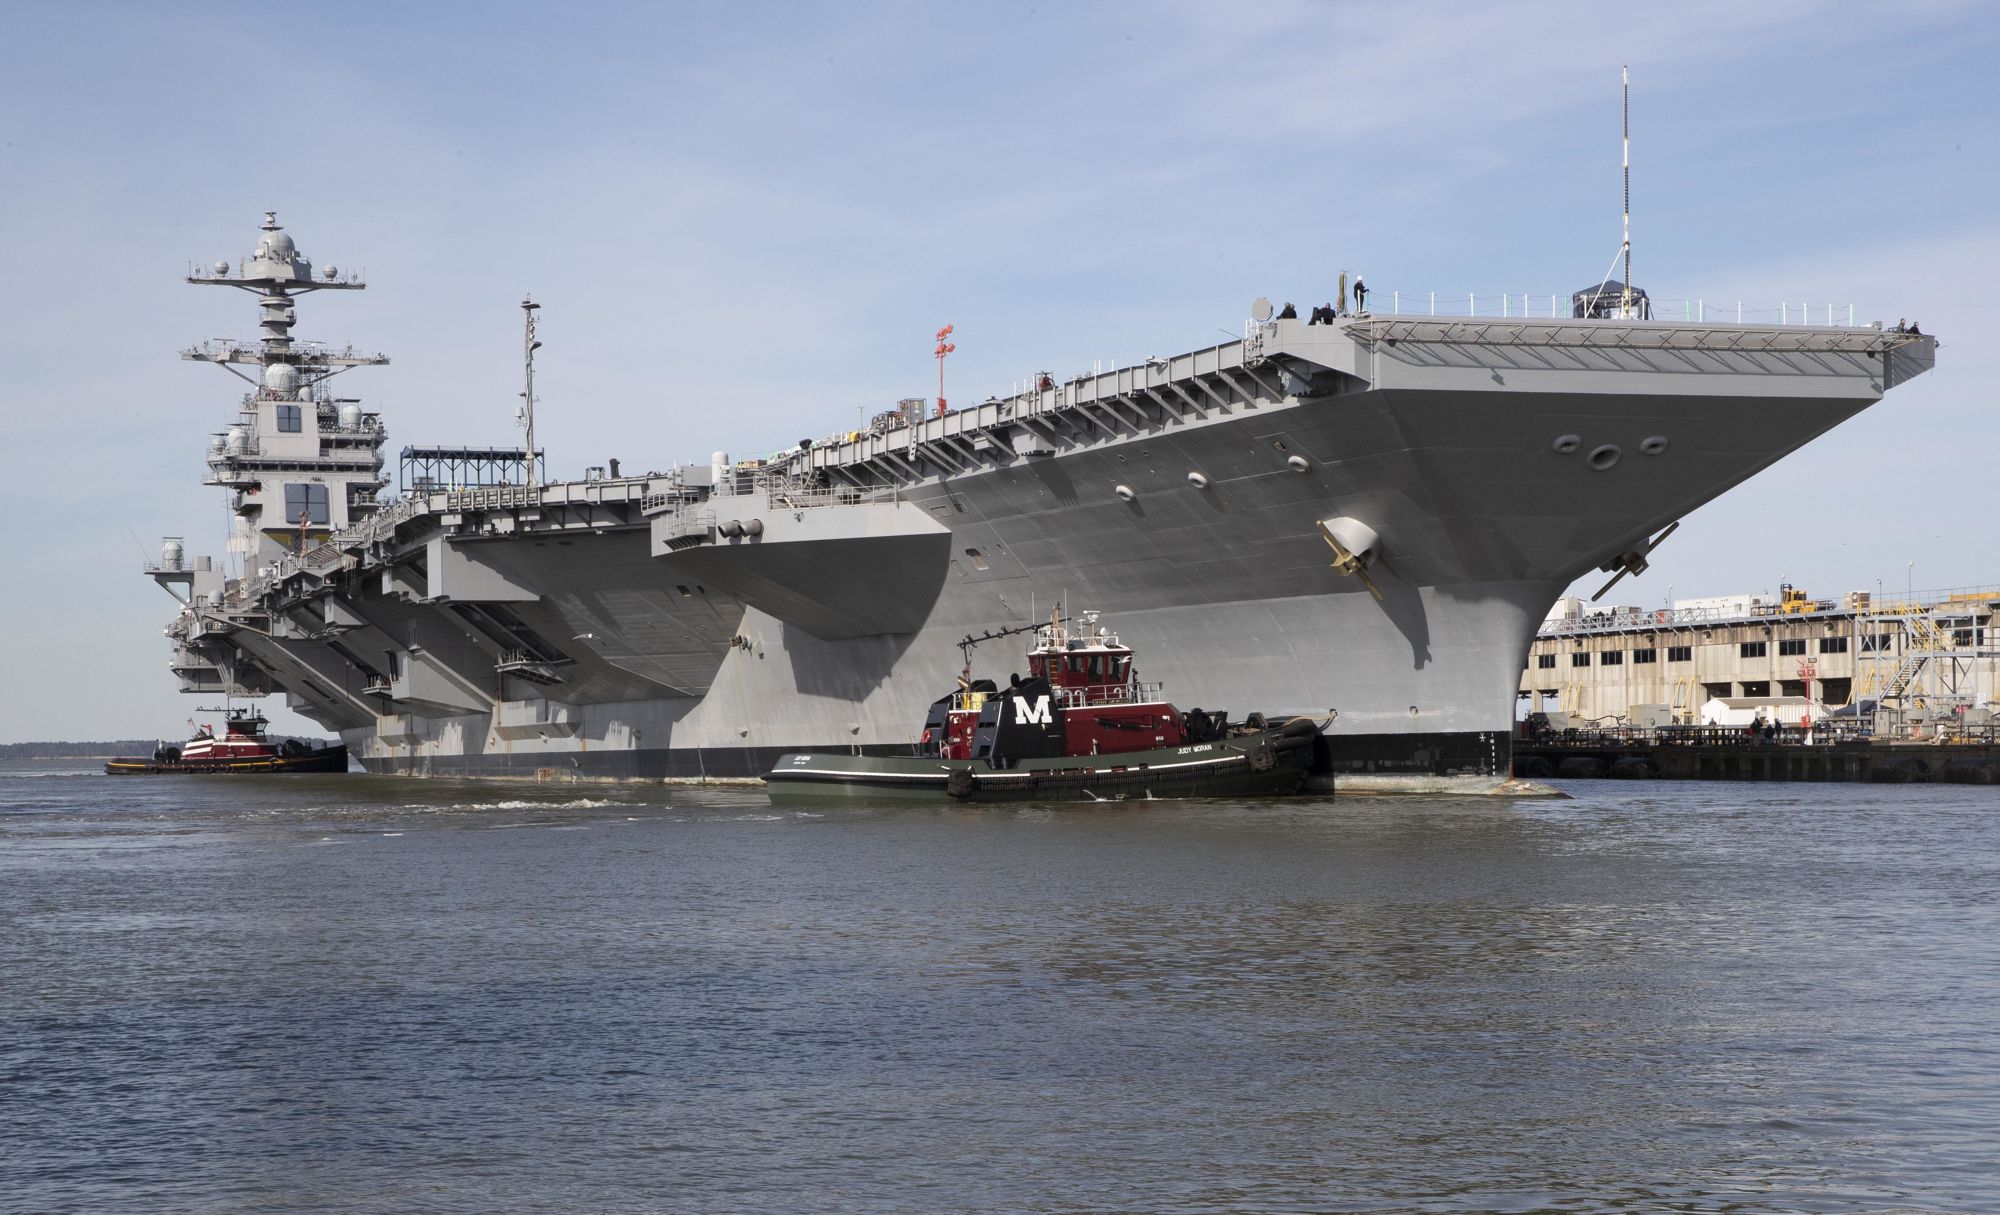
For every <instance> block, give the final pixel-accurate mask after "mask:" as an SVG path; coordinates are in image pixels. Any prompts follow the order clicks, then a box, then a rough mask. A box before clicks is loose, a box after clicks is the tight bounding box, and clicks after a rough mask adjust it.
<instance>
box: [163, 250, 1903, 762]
mask: <svg viewBox="0 0 2000 1215" xmlns="http://www.w3.org/2000/svg"><path fill="white" fill-rule="evenodd" d="M191 281H195V282H203V283H207V282H218V283H223V284H225V285H231V286H237V287H241V288H244V289H247V290H251V291H254V292H256V293H258V294H259V302H260V308H261V309H262V311H263V316H264V322H263V323H264V327H265V332H266V337H265V338H264V339H263V340H262V341H261V342H260V343H258V344H256V345H251V344H248V343H239V344H225V345H222V346H215V345H211V346H207V347H202V348H198V349H197V350H196V351H194V352H192V354H191V357H197V358H205V359H208V360H209V361H216V362H222V363H225V364H226V365H229V366H230V367H231V369H232V370H235V369H237V367H238V366H251V367H254V368H256V369H257V370H256V372H255V374H254V376H251V377H248V378H251V379H252V383H253V390H252V391H251V392H250V393H249V394H247V395H246V396H245V397H244V400H243V402H242V405H241V407H240V414H239V417H238V420H237V421H236V422H235V423H234V424H233V425H231V426H230V427H229V428H227V429H225V430H224V431H223V432H222V433H221V434H220V435H219V436H218V437H217V438H218V443H217V444H215V445H212V446H211V453H210V457H209V458H210V468H211V476H210V481H211V483H214V484H217V485H220V486H222V487H224V488H226V489H228V490H229V491H230V492H231V493H232V495H233V499H232V500H233V502H234V504H235V509H236V512H237V518H238V520H239V524H238V527H239V531H238V534H237V535H236V536H235V537H233V538H232V547H233V549H235V550H236V551H237V552H238V553H240V555H241V556H242V557H243V558H244V560H245V567H244V570H243V572H242V573H240V574H239V575H236V576H233V577H232V576H231V575H230V572H229V571H227V570H226V569H222V568H218V567H217V566H216V564H215V563H214V562H213V561H208V560H204V559H197V560H195V561H194V562H193V563H192V565H190V564H189V563H188V562H187V560H186V559H185V558H184V557H183V556H182V555H181V553H180V551H179V549H178V548H170V549H169V550H168V552H167V553H166V555H165V559H163V560H162V562H161V563H159V565H157V566H154V567H151V568H150V571H149V572H151V573H152V574H153V576H154V577H155V578H157V579H159V580H160V581H162V582H163V583H164V584H166V585H167V586H168V587H169V589H172V590H175V591H176V593H177V595H179V596H180V597H182V598H183V599H184V606H183V608H182V611H181V612H180V614H179V616H178V618H177V619H176V620H175V622H174V623H173V624H172V625H171V626H170V627H169V630H168V631H169V635H170V638H171V639H172V641H173V644H174V655H175V656H174V659H173V667H174V670H175V672H176V674H177V675H178V676H179V678H180V680H181V683H182V686H183V688H184V689H186V690H188V691H198V692H214V691H226V692H229V693H230V694H233V695H239V696H254V695H263V694H270V693H282V694H284V695H285V697H286V701H287V703H288V704H289V705H290V706H291V707H292V708H294V709H296V710H297V711H299V712H300V713H302V714H304V715H305V716H307V717H309V718H311V719H312V720H314V721H316V722H319V723H321V724H322V725H324V726H326V727H328V728H331V729H334V730H337V731H339V732H340V734H341V736H342V738H343V739H344V741H345V742H346V743H347V745H348V747H349V749H350V752H351V753H352V754H353V755H354V756H355V757H356V758H357V759H358V760H359V761H360V762H361V763H363V764H364V765H366V766H367V767H368V768H369V769H370V770H372V771H377V772H396V773H419V774H424V773H430V774H440V775H442V774H466V775H526V776H531V775H542V776H552V775H560V776H576V777H601V778H625V779H659V778H678V777H704V776H706V777H717V776H750V775H756V774H759V773H761V772H763V771H765V770H767V769H768V768H769V767H770V765H771V763H772V761H773V760H774V759H776V757H777V756H779V755H780V754H782V753H784V752H788V751H800V750H820V751H825V750H829V749H848V750H853V751H858V752H861V753H879V754H886V753H896V752H901V751H907V749H908V748H909V746H910V744H911V742H912V729H913V727H912V724H911V723H912V722H920V721H922V720H923V718H924V710H925V707H926V705H927V704H928V702H929V700H930V699H931V698H933V697H934V696H935V695H936V689H937V688H938V687H939V686H946V685H948V684H949V683H950V681H951V679H952V677H953V674H954V672H955V671H956V669H957V667H958V663H959V659H960V655H959V651H958V649H957V643H958V642H959V641H960V639H961V638H963V637H966V636H968V635H975V634H979V633H983V632H988V631H991V630H995V629H998V628H1004V627H1008V626H1018V625H1028V624H1031V623H1033V622H1035V621H1036V619H1037V618H1038V616H1039V617H1044V618H1045V617H1046V613H1047V610H1048V609H1049V607H1050V606H1052V605H1053V604H1055V603H1056V602H1057V601H1058V600H1064V601H1066V602H1067V603H1068V604H1069V605H1071V606H1072V607H1073V608H1074V609H1078V610H1081V609H1091V610H1101V611H1104V612H1106V613H1115V614H1116V617H1117V619H1118V620H1119V621H1120V624H1121V628H1122V631H1123V633H1124V635H1125V636H1126V637H1127V638H1128V639H1131V640H1132V641H1133V643H1134V644H1143V645H1145V647H1146V648H1147V650H1148V651H1149V652H1151V653H1155V654H1159V655H1162V656H1163V660H1162V661H1160V662H1158V663H1156V664H1155V668H1154V669H1153V670H1152V671H1151V672H1150V674H1151V675H1152V676H1154V677H1157V678H1159V679H1160V680H1161V681H1162V682H1163V684H1164V686H1165V688H1166V689H1167V691H1168V692H1169V693H1170V694H1171V695H1172V696H1173V698H1174V699H1175V700H1176V701H1178V702H1182V703H1186V704H1190V705H1202V706H1206V707H1209V708H1212V709H1213V708H1220V709H1224V710H1227V711H1230V712H1233V713H1236V714H1239V715H1240V714H1242V713H1245V712H1248V711H1262V712H1264V713H1265V714H1266V715H1267V716H1278V715H1282V714H1286V713H1296V714H1300V715H1311V716H1313V717H1316V718H1321V719H1324V720H1326V725H1325V726H1324V729H1325V732H1326V735H1327V745H1326V747H1325V748H1324V752H1325V754H1324V757H1323V762H1324V763H1325V764H1329V765H1331V767H1332V768H1333V769H1334V770H1335V771H1337V772H1384V773H1391V772H1393V773H1412V774H1433V773H1462V774H1482V775H1490V776H1496V777H1499V776H1504V775H1506V774H1507V772H1508V769H1509V737H1510V732H1511V727H1512V722H1513V709H1514V702H1515V694H1516V689H1517V686H1518V681H1519V678H1520V671H1521V669H1522V664H1523V661H1524V659H1525V657H1526V655H1527V653H1528V649H1529V645H1530V642H1531V641H1532V639H1533V638H1534V636H1535V634H1536V630H1537V629H1538V627H1539V626H1540V625H1541V623H1542V620H1543V618H1544V616H1545V615H1546V613H1547V610H1548V607H1549V605H1550V604H1551V603H1552V602H1553V601H1554V600H1555V598H1556V596H1557V595H1558V594H1560V593H1561V592H1562V590H1563V589H1564V588H1565V587H1566V586H1568V585H1569V584H1570V582H1571V581H1573V580H1574V579H1575V578H1577V577H1578V576H1579V575H1581V574H1583V573H1586V572H1588V571H1590V570H1592V569H1594V568H1602V569H1604V570H1606V571H1607V572H1617V571H1631V572H1637V571H1640V570H1643V569H1644V567H1645V563H1646V559H1647V552H1648V548H1649V546H1650V544H1651V543H1653V542H1654V541H1655V539H1656V538H1657V537H1658V536H1659V534H1660V533H1661V532H1662V531H1663V529H1665V528H1667V527H1668V526H1670V525H1671V524H1673V523H1674V522H1675V521H1676V520H1678V519H1680V518H1681V517H1682V516H1683V515H1685V514H1686V513H1687V512H1688V511H1691V510H1693V509H1694V508H1696V507H1697V506H1699V505H1701V504H1702V503H1703V502H1706V501H1708V500H1709V499H1711V498H1713V497H1715V496H1716V495H1717V494H1720V493H1721V492H1723V491H1724V490H1726V489H1728V488H1729V487H1730V486H1733V485H1735V484H1737V483H1739V482H1741V481H1742V480H1744V479H1745V478H1747V477H1749V476H1751V475H1753V474H1755V473H1756V472H1757V471H1759V470H1760V469H1762V468H1764V467H1766V466H1767V465H1769V464H1770V463H1772V462H1773V461H1775V460H1777V459H1778V458H1780V457H1782V456H1783V455H1785V454H1786V453H1787V452H1790V451H1792V450H1794V449H1796V448H1798V447H1799V446H1801V445H1802V444H1804V443H1806V442H1809V441H1810V440H1811V439H1813V438H1814V437H1816V436H1817V435H1819V434H1821V433H1823V432H1824V431H1826V430H1827V429H1829V428H1831V427H1833V426H1835V425H1838V424H1839V423H1840V422H1842V421H1844V420H1845V419H1847V418H1849V417H1851V416H1853V415H1854V414H1855V413H1857V412H1859V411H1860V410H1862V409H1864V408H1866V407H1867V406H1869V405H1871V404H1873V403H1874V402H1875V401H1877V400H1878V399H1880V397H1881V396H1882V395H1883V394H1884V393H1885V392H1887V391H1888V390H1889V389H1891V388H1893V387H1895V386H1896V385H1898V384H1900V383H1903V382H1904V381H1906V380H1908V379H1910V378H1911V377H1913V376H1916V375H1919V374H1921V373H1922V372H1924V371H1926V370H1928V369H1929V368H1930V367H1931V365H1932V362H1933V359H1934V355H1935V344H1934V342H1933V340H1932V339H1931V338H1929V337H1923V336H1918V335H1914V334H1907V333H1901V332H1896V331H1883V330H1881V329H1879V328H1867V327H1863V328H1853V327H1834V326H1824V327H1816V326H1802V325H1740V324H1719V323H1699V322H1697V323H1671V322H1661V321H1654V320H1650V319H1640V318H1639V317H1635V316H1632V315H1625V316H1612V317H1608V318H1599V317H1595V316H1590V317H1559V318H1541V319H1529V318H1525V317H1509V318H1504V319H1495V318H1446V317H1432V316H1408V315H1380V314H1377V315H1361V316H1355V317H1342V318H1339V319H1338V320H1337V321H1336V322H1335V323H1333V324H1302V323H1300V322H1299V321H1297V320H1293V319H1261V318H1260V319H1256V320H1253V321H1251V322H1249V323H1248V324H1246V326H1245V330H1244V337H1242V338H1241V339H1236V340H1230V341H1227V342H1224V343H1221V344H1218V345H1213V346H1207V347H1203V348H1201V349H1198V350H1192V351H1189V352H1187V353H1184V354H1180V355H1177V356H1175V357H1172V358H1162V359H1151V360H1148V361H1147V362H1145V363H1143V364H1140V365H1136V366H1131V367H1122V368H1117V369H1115V370H1112V371H1106V372H1102V373H1093V374H1088V375H1080V376H1076V377H1073V378H1069V379H1065V380H1061V381H1057V380H1056V379H1055V378H1053V377H1048V376H1038V377H1036V378H1035V379H1034V380H1032V381H1031V382H1030V383H1029V384H1028V385H1027V386H1026V387H1025V388H1023V389H1022V390H1020V391H1017V392H1015V393H1013V394H1011V395H1010V396H1007V397H1005V398H1000V397H992V398H989V399H987V400H986V401H984V402H982V403H980V404H978V405H974V406H971V407H968V408H963V409H958V410H954V411H950V412H946V413H943V414H942V415H941V416H931V417H925V416H923V413H924V412H926V411H922V410H920V409H915V408H911V409H903V410H898V411H891V412H889V413H885V414H884V415H883V416H882V417H879V418H878V419H876V421H875V422H874V423H873V424H871V425H870V426H869V427H868V428H866V429H864V430H858V431H850V432H844V433H841V434H839V435H835V436H832V437H830V438H828V439H826V440H823V441H818V442H813V443H807V444H801V445H800V447H799V448H797V449H795V450H792V451H790V452H788V453H784V454H783V455H781V456H779V457H775V458H773V459H770V460H763V461H742V462H732V461H731V460H729V459H728V458H727V457H726V456H724V455H723V454H722V453H719V452H718V453H717V455H716V458H714V459H712V460H711V461H710V462H709V463H707V464H705V465H684V466H678V467H674V468H670V469H668V470H666V471H665V472H661V473H649V474H647V475H645V476H620V475H617V470H616V468H615V466H614V467H613V468H612V469H611V471H610V475H605V474H604V473H603V472H602V471H600V470H592V473H591V475H588V476H586V477H585V478H584V479H582V480H575V481H564V480H557V481H547V480H545V479H543V478H540V477H537V476H534V475H533V472H532V470H533V468H534V461H533V458H531V457H529V456H528V455H527V454H525V453H522V454H521V455H520V456H519V457H518V458H517V459H516V460H514V462H512V463H511V464H510V463H509V462H508V461H506V460H498V459H496V460H494V461H491V462H485V463H481V462H478V461H467V462H465V463H463V464H460V465H454V467H455V468H458V469H460V470H461V471H462V470H465V469H472V468H475V467H476V468H481V469H485V470H487V474H488V475H487V479H490V480H492V481H494V482H496V483H493V484H473V483H469V481H470V480H477V479H479V478H478V477H471V478H469V479H468V478H467V477H464V476H461V477H460V479H458V480H455V481H449V482H443V483H439V481H438V479H437V478H424V479H420V480H419V481H418V482H417V483H415V484H413V485H410V486H407V487H406V492H405V494H404V495H403V496H402V497H400V498H398V499H394V500H388V501H384V500H382V499H381V498H380V497H379V491H380V490H381V488H382V487H383V486H384V485H385V484H386V478H385V477H384V474H383V471H382V465H381V450H382V444H383V441H384V435H383V431H382V427H381V425H380V421H379V419H378V418H377V417H376V416H375V415H373V414H369V413H364V412H362V411H361V410H360V408H359V405H358V403H357V402H355V401H353V400H351V399H346V398H339V397H335V396H334V395H333V390H332V387H331V385H330V380H331V377H333V376H334V375H335V374H337V373H338V372H341V371H344V370H346V369H347V368H349V367H351V366H357V365H364V364H370V363H380V362H385V361H386V360H384V359H382V358H380V356H374V355H363V354H356V353H354V352H352V351H341V352H338V353H335V352H333V351H330V350H328V349H326V348H323V347H318V346H313V345H307V344H301V343H297V342H294V341H292V339H291V338H290V328H291V324H292V321H293V313H292V308H293V303H292V301H293V298H294V297H295V296H296V295H298V294H300V293H302V292H304V291H306V290H318V289H323V288H324V287H326V286H330V285H339V286H351V287H358V286H360V282H359V279H358V277H354V276H346V277H343V276H339V275H337V274H335V273H333V272H331V271H327V272H322V273H321V275H320V277H319V278H318V279H315V278H314V277H313V271H312V267H311V265H310V263H309V262H307V261H306V260H305V259H304V258H303V256H302V255H300V254H299V253H298V252H297V250H296V248H295V247H294V246H293V245H292V243H291V240H290V238H289V237H288V236H287V235H286V234H285V233H284V232H283V231H282V230H281V229H279V228H278V226H277V224H276V222H275V219H274V218H273V219H270V220H267V223H266V228H265V233H264V237H263V238H262V240H260V243H259V246H258V253H257V254H256V255H255V256H253V257H252V258H250V259H247V260H246V261H245V262H244V263H243V264H242V265H241V267H240V269H239V270H238V271H237V272H235V273H233V274H232V273H230V272H229V267H228V266H227V265H221V266H218V267H217V268H215V269H213V270H211V271H203V272H201V273H197V274H195V275H193V276H191ZM1260 311H1262V310H1260ZM692 413H693V411H692V410H691V411H690V415H691V416H692ZM292 427H295V429H294V428H292ZM637 439H638V437H636V436H635V442H636V441H637ZM432 454H435V453H432ZM499 482H505V483H499Z"/></svg>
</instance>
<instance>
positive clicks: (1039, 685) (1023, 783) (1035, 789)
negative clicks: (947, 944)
mask: <svg viewBox="0 0 2000 1215" xmlns="http://www.w3.org/2000/svg"><path fill="white" fill-rule="evenodd" d="M1029 631H1033V632H1034V633H1035V634H1036V638H1035V644H1034V645H1033V646H1032V647H1031V648H1030V649H1029V650H1028V674H1027V676H1026V678H1022V677H1021V676H1019V675H1016V676H1014V677H1013V678H1012V679H1011V680H1009V681H1008V686H1007V687H1006V688H1004V689H1003V688H1001V687H999V686H998V685H997V684H996V683H994V682H993V681H992V680H988V679H974V678H972V662H971V654H972V647H973V646H974V645H976V644H977V643H979V642H981V641H989V640H992V639H993V638H996V637H1004V636H1007V635H1009V634H1011V633H1023V632H1029ZM959 645H960V647H961V648H962V649H963V650H964V651H965V654H966V665H965V670H964V672H963V673H962V674H961V675H960V676H959V688H958V690H957V691H955V692H952V693H951V694H949V695H947V696H944V697H941V698H940V699H939V700H938V701H937V702H936V703H935V704H933V705H932V706H931V710H930V716H929V718H928V719H927V720H926V721H925V722H924V730H923V734H922V735H921V736H920V737H919V739H918V741H917V743H916V745H915V747H914V748H913V749H912V750H913V753H912V754H910V755H885V756H865V755H837V754H821V753H809V752H808V753H799V754H793V755H784V756H781V757H779V759H778V762H777V765H776V766H775V767H773V768H772V769H771V771H770V772H769V773H768V774H767V775H766V776H765V778H764V779H765V782H766V785H767V787H768V788H769V790H770V794H771V800H772V801H773V802H775V803H778V804H781V805H801V804H821V803H827V802H881V801H925V802H943V801H962V802H963V801H979V802H988V801H1111V800H1118V799H1122V798H1161V797H1239V796H1246V795H1250V796H1255V795H1270V794H1285V793H1294V792H1297V791H1298V788H1299V786H1300V785H1301V784H1302V783H1304V781H1305V776H1306V770H1307V768H1308V767H1310V766H1311V764H1312V754H1313V743H1314V740H1315V738H1316V737H1317V736H1318V733H1319V728H1318V726H1317V725H1316V724H1315V723H1314V722H1312V721H1311V720H1309V719H1305V718H1295V719H1292V720H1290V721H1287V722H1283V723H1280V724H1278V725H1275V726H1274V725H1272V724H1270V723H1267V722H1266V721H1265V720H1264V719H1263V717H1262V716H1261V715H1260V714H1255V713H1253V714H1251V715H1250V716H1249V718H1248V719H1247V720H1246V721H1245V722H1244V723H1242V724H1240V725H1231V724H1230V723H1229V721H1228V719H1227V715H1226V714H1224V713H1223V712H1220V711H1215V712H1203V711H1202V710H1200V709H1189V710H1188V711H1187V712H1185V713H1183V712H1181V711H1179V710H1178V709H1176V708H1174V706H1173V705H1171V704H1169V703H1168V702H1167V701H1166V700H1165V699H1164V698H1163V697H1162V696H1161V694H1160V688H1159V687H1158V685H1155V684H1147V683H1142V682H1140V680H1139V676H1138V672H1137V671H1136V670H1134V668H1133V666H1132V651H1131V649H1130V648H1128V647H1126V646H1124V645H1121V644H1120V643H1119V641H1118V637H1117V635H1116V634H1115V633H1111V632H1109V631H1108V630H1106V629H1104V628H1102V627H1101V626H1100V625H1099V624H1098V619H1097V613H1095V612H1085V613H1084V614H1083V622H1082V624H1081V625H1080V626H1078V627H1075V628H1072V627H1071V626H1070V625H1069V624H1068V623H1067V622H1065V621H1064V620H1063V618H1062V616H1061V614H1060V613H1058V614H1056V615H1055V616H1053V617H1051V618H1050V620H1049V623H1047V624H1045V625H1034V626H1027V627H1023V628H1013V629H1002V630H999V631H997V632H992V633H987V634H985V635H984V636H981V637H967V638H966V639H965V640H964V641H962V642H960V643H959Z"/></svg>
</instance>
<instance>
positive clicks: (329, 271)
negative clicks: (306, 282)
mask: <svg viewBox="0 0 2000 1215" xmlns="http://www.w3.org/2000/svg"><path fill="white" fill-rule="evenodd" d="M320 273H321V274H323V275H325V276H326V281H327V282H329V283H330V282H332V281H333V280H334V279H337V278H339V277H340V267H339V266H328V267H327V268H326V269H324V270H322V271H320Z"/></svg>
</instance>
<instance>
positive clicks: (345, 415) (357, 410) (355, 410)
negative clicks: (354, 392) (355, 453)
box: [340, 402, 361, 430]
mask: <svg viewBox="0 0 2000 1215" xmlns="http://www.w3.org/2000/svg"><path fill="white" fill-rule="evenodd" d="M340 428H341V429H342V430H360V429H361V406H359V405H356V404H354V403H353V402H349V403H348V404H346V405H342V406H341V407H340Z"/></svg>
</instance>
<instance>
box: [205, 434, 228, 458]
mask: <svg viewBox="0 0 2000 1215" xmlns="http://www.w3.org/2000/svg"><path fill="white" fill-rule="evenodd" d="M227 446H229V440H227V439H225V438H223V437H222V436H221V435H217V436H215V437H214V438H213V439H210V440H209V441H208V454H209V455H211V456H219V455H221V454H222V449H223V448H225V447H227Z"/></svg>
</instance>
